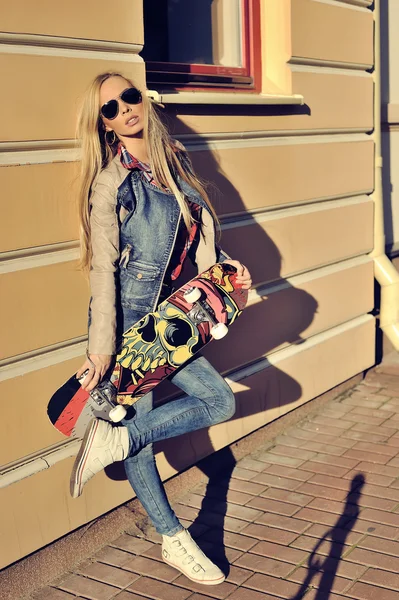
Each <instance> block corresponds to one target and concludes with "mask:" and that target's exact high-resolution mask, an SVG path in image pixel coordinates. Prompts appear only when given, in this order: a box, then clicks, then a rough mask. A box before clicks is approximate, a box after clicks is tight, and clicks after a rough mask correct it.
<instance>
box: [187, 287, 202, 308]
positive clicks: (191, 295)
mask: <svg viewBox="0 0 399 600" xmlns="http://www.w3.org/2000/svg"><path fill="white" fill-rule="evenodd" d="M183 297H184V299H185V300H186V302H189V303H190V304H193V303H194V302H196V301H197V300H199V299H200V298H201V290H199V289H198V288H197V287H192V288H190V289H189V290H187V292H184V294H183Z"/></svg>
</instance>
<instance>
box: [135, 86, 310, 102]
mask: <svg viewBox="0 0 399 600" xmlns="http://www.w3.org/2000/svg"><path fill="white" fill-rule="evenodd" d="M147 96H148V97H149V98H151V100H153V101H154V102H155V103H156V104H297V105H298V104H299V105H303V104H304V103H305V99H304V97H303V96H301V95H300V94H291V95H289V94H240V93H236V92H231V93H228V94H226V93H223V92H220V93H218V92H194V91H193V92H165V93H163V92H157V91H156V90H147Z"/></svg>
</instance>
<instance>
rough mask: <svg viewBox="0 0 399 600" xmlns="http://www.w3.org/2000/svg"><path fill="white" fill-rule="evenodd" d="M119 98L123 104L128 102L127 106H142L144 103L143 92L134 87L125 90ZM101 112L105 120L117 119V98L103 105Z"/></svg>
mask: <svg viewBox="0 0 399 600" xmlns="http://www.w3.org/2000/svg"><path fill="white" fill-rule="evenodd" d="M118 98H120V99H121V100H122V102H126V104H140V102H141V101H142V97H141V92H139V90H136V88H134V87H131V88H128V89H127V90H124V91H123V92H122V93H121V94H120V96H118ZM100 112H101V114H102V116H103V117H104V119H108V120H109V121H111V120H112V119H115V118H116V117H117V116H118V113H119V102H118V100H117V99H116V98H114V99H112V100H109V101H108V102H106V103H105V104H103V105H102V107H101V109H100Z"/></svg>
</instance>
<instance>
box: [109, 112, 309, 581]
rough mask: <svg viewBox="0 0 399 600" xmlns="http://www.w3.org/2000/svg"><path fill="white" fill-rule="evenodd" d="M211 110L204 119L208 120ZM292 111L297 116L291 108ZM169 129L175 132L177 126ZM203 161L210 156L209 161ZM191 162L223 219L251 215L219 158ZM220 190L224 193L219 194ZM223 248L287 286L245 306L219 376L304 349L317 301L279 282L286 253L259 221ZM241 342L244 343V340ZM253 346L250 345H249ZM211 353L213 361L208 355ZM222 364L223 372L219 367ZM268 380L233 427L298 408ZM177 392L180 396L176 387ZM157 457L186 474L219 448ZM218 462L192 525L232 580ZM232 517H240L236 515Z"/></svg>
mask: <svg viewBox="0 0 399 600" xmlns="http://www.w3.org/2000/svg"><path fill="white" fill-rule="evenodd" d="M208 108H209V107H207V112H206V114H208V115H209V110H208ZM268 108H269V107H268ZM290 110H291V111H292V107H291V108H290ZM219 111H220V109H219ZM251 111H252V107H251ZM229 114H230V112H229ZM263 114H264V113H263ZM170 129H171V130H172V131H173V128H172V127H171V128H170ZM185 134H189V135H190V136H191V135H193V136H194V135H195V132H194V131H192V130H190V129H189V128H187V127H185ZM183 143H184V140H183ZM204 149H205V148H204ZM204 155H206V158H205V159H204ZM191 157H192V159H193V163H194V168H195V170H196V172H198V173H199V175H200V176H201V177H203V178H204V179H206V180H207V181H210V182H212V190H210V192H211V193H210V195H211V198H212V201H213V204H214V206H215V208H216V210H217V212H219V213H222V214H226V213H228V212H229V205H231V206H234V207H235V208H234V212H242V213H244V212H245V210H246V208H245V204H244V202H243V200H242V198H241V197H240V195H239V193H238V191H237V190H236V189H235V188H234V186H233V185H232V184H231V183H230V181H228V179H227V178H226V177H225V176H224V174H223V171H222V170H221V168H220V166H219V164H218V163H217V160H216V158H215V156H214V154H213V153H212V152H211V151H209V152H206V153H202V156H201V165H199V168H197V165H196V164H195V162H196V157H195V153H192V156H191ZM257 168H259V166H258V167H257ZM263 168H264V176H265V177H267V165H264V167H263V166H262V169H263ZM248 177H251V173H248ZM215 188H217V189H218V190H219V194H218V193H217V192H216V189H215ZM221 195H222V198H221ZM230 212H231V211H230ZM237 231H239V229H238V230H237ZM221 245H222V247H223V248H224V249H225V250H226V252H227V253H228V254H229V255H230V256H231V257H232V258H236V259H239V260H242V261H243V262H245V264H246V265H247V266H248V268H249V270H250V271H251V272H252V274H253V275H254V274H256V275H255V277H253V280H254V281H253V283H254V285H255V286H256V285H259V284H260V283H263V282H268V281H277V282H278V283H279V285H283V286H284V289H283V290H282V291H280V292H278V293H273V294H270V295H269V296H268V297H267V298H266V297H265V298H262V301H260V302H258V303H256V304H254V305H252V306H249V307H247V308H246V310H245V311H244V313H243V315H242V317H241V318H240V319H239V321H238V322H237V324H236V325H235V327H234V328H233V329H232V331H231V332H230V333H229V335H228V336H227V338H226V339H225V340H222V341H220V342H218V347H217V350H218V358H219V359H220V360H218V369H219V370H221V371H222V372H223V374H224V375H226V374H227V375H228V371H229V369H232V368H233V367H237V365H243V364H251V363H254V362H256V361H257V360H259V358H260V357H262V356H266V355H267V354H268V353H269V352H271V351H272V350H273V349H275V348H277V347H279V346H281V345H283V344H287V343H289V344H299V343H301V342H302V341H303V340H302V338H301V333H302V332H303V331H304V330H306V329H307V328H308V327H309V325H310V324H311V323H312V321H313V318H314V314H315V312H316V310H317V302H316V300H315V299H314V298H313V297H312V296H311V295H309V294H308V293H306V292H304V291H303V290H300V289H296V288H295V287H293V286H292V285H291V284H290V283H289V282H288V281H287V280H285V279H284V278H282V277H281V255H280V252H279V250H278V248H277V247H276V245H275V244H274V242H273V241H272V240H271V239H270V237H269V236H268V235H267V234H266V232H265V231H264V230H263V229H262V227H261V226H260V225H259V224H257V222H256V221H255V220H253V226H252V228H251V236H250V237H249V236H247V237H245V238H244V237H243V238H239V236H238V235H237V236H236V238H235V242H234V248H230V247H228V246H225V244H223V238H222V240H221ZM244 257H245V259H244ZM247 257H248V259H247ZM251 257H252V258H251ZM190 275H191V276H192V272H191V273H188V274H186V277H185V279H186V280H187V279H188V278H189V277H190ZM179 283H180V282H179ZM181 283H183V282H181ZM243 338H245V340H246V341H243ZM249 340H250V343H248V341H249ZM212 346H213V344H212ZM223 353H225V354H223ZM205 354H206V355H207V353H206V352H205ZM220 365H222V366H221V368H220ZM262 373H263V374H264V381H263V384H262V391H261V392H259V391H256V390H253V389H251V388H250V386H249V385H245V384H247V380H244V385H243V386H242V387H243V388H244V389H243V390H242V391H240V392H239V393H238V394H236V401H237V411H236V414H235V416H234V417H233V420H237V419H238V420H239V419H242V418H243V417H246V416H252V415H256V414H261V413H264V412H265V411H266V410H270V409H273V408H276V409H278V408H279V407H280V406H281V405H282V404H290V403H293V402H295V401H297V400H298V399H299V398H300V397H301V395H302V389H301V386H300V385H299V383H298V382H297V381H296V380H295V379H293V378H292V377H290V376H289V375H287V374H286V373H284V372H283V371H281V370H280V369H278V368H277V367H275V366H272V365H269V366H268V367H267V368H265V369H264V370H263V371H262ZM169 386H171V384H170V383H169V382H167V386H166V388H165V386H164V384H162V385H161V386H159V387H158V388H157V390H156V393H155V395H156V400H157V402H159V401H162V400H161V399H162V396H164V395H165V392H164V390H165V389H168V392H169V393H170V387H169ZM173 391H176V388H174V390H173ZM179 391H180V390H179ZM262 425H263V422H262V421H261V420H260V421H259V427H260V426H262ZM194 448H195V451H194ZM157 451H158V452H164V454H165V456H166V459H167V461H168V462H169V464H170V465H171V466H172V467H173V468H174V469H176V470H177V471H182V470H184V469H185V468H187V466H188V464H187V463H188V458H189V457H192V458H190V460H191V462H193V461H198V460H199V459H200V458H202V457H206V456H209V455H212V454H213V453H214V447H213V445H212V441H211V439H210V436H209V431H208V430H207V429H204V430H201V431H196V432H194V433H192V434H190V435H183V436H181V437H179V439H178V440H175V439H171V440H166V441H164V442H162V443H159V444H158V445H157ZM214 456H215V457H216V458H217V460H216V463H217V464H216V465H215V460H212V456H209V459H205V460H202V461H201V462H200V463H197V466H198V468H200V469H201V470H202V471H203V473H204V474H205V475H206V476H207V477H208V485H207V487H206V491H205V495H204V498H203V500H202V503H201V506H197V507H196V508H195V509H193V515H192V517H193V518H192V519H190V520H193V521H194V523H193V526H194V528H195V525H196V524H197V525H198V523H201V522H202V521H203V518H205V520H206V522H207V523H208V524H209V525H212V535H211V539H210V540H208V539H207V538H206V536H205V538H204V539H203V540H202V542H203V543H204V549H206V551H207V552H208V554H209V555H210V556H211V557H212V558H214V559H215V560H216V562H217V563H218V564H219V566H220V567H221V568H222V569H223V570H224V571H225V572H226V574H227V572H228V569H229V567H228V564H229V561H228V560H227V558H226V554H225V551H224V549H223V548H224V544H223V540H224V520H225V517H226V514H227V517H228V516H229V514H232V513H231V511H232V510H233V512H234V511H238V510H239V507H237V506H236V507H235V506H234V505H231V504H228V490H229V485H230V478H231V476H232V473H233V470H234V468H235V465H236V461H235V458H234V455H233V453H232V452H231V450H230V449H229V448H228V447H227V448H224V449H223V450H222V451H220V452H218V453H217V454H216V455H214ZM218 465H219V467H218ZM115 467H116V465H112V466H111V467H110V468H109V469H107V474H108V475H109V476H110V477H111V478H120V475H121V472H120V470H119V469H118V470H117V469H116V468H115ZM220 468H221V469H222V471H220ZM123 478H124V477H123ZM178 516H179V515H178ZM180 516H181V517H182V518H185V517H183V516H182V515H180ZM234 516H236V517H237V514H236V512H235V513H234ZM207 546H209V547H207ZM205 547H206V548H205ZM215 552H216V554H215Z"/></svg>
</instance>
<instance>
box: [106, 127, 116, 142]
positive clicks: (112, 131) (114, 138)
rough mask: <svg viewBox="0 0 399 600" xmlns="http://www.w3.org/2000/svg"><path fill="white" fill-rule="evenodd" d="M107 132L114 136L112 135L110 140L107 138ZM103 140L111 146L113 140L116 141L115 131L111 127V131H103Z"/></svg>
mask: <svg viewBox="0 0 399 600" xmlns="http://www.w3.org/2000/svg"><path fill="white" fill-rule="evenodd" d="M108 133H112V134H113V136H114V137H113V139H112V141H110V140H109V139H108V138H107V134H108ZM105 141H106V142H107V144H108V145H109V146H112V144H115V142H116V135H115V131H114V130H113V129H111V131H110V132H109V131H106V132H105Z"/></svg>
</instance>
